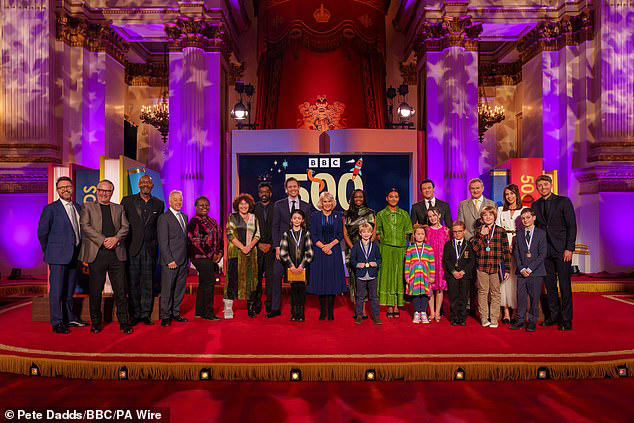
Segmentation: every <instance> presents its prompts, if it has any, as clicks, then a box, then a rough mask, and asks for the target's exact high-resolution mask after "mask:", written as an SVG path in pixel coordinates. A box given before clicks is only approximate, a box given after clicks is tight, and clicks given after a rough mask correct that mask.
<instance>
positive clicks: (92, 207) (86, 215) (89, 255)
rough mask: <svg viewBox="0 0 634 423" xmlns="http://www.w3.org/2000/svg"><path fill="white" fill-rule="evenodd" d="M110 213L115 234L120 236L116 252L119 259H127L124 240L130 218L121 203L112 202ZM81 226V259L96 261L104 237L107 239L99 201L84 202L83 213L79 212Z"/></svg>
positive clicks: (87, 261) (90, 261) (89, 261)
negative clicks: (103, 230)
mask: <svg viewBox="0 0 634 423" xmlns="http://www.w3.org/2000/svg"><path fill="white" fill-rule="evenodd" d="M110 214H111V215H112V223H113V224H114V230H115V231H117V233H116V234H115V236H116V237H117V238H119V243H118V244H117V246H116V247H115V252H116V254H117V258H118V259H119V260H121V261H125V260H126V258H127V255H126V249H125V243H124V242H123V241H124V240H125V238H126V236H127V235H128V219H127V218H126V216H125V213H124V212H123V206H121V204H115V203H110ZM79 226H80V227H81V232H82V240H81V249H80V250H79V261H85V262H86V263H92V262H93V261H95V258H96V257H97V253H98V252H99V248H101V246H102V245H103V241H104V239H106V237H105V236H104V235H103V234H102V233H101V227H102V221H101V207H100V205H99V203H97V202H95V203H84V205H83V206H82V208H81V213H80V214H79Z"/></svg>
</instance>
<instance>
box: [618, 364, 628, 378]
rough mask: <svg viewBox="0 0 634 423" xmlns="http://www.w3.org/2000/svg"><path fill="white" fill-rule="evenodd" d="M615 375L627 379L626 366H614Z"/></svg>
mask: <svg viewBox="0 0 634 423" xmlns="http://www.w3.org/2000/svg"><path fill="white" fill-rule="evenodd" d="M616 374H617V375H619V377H627V366H626V365H625V364H624V365H622V366H616Z"/></svg>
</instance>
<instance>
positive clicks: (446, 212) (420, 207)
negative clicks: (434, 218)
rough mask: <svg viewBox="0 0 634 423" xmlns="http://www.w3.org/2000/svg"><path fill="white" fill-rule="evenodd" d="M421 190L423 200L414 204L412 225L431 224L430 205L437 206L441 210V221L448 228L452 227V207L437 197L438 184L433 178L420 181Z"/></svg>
mask: <svg viewBox="0 0 634 423" xmlns="http://www.w3.org/2000/svg"><path fill="white" fill-rule="evenodd" d="M420 190H421V192H422V193H423V197H424V198H423V201H419V202H418V203H416V204H414V205H413V206H412V211H411V212H410V217H411V218H412V225H414V224H416V223H420V224H421V225H429V219H428V217H427V210H429V208H430V207H436V208H437V209H438V210H439V211H440V219H441V223H442V224H443V225H445V226H446V227H448V228H451V223H452V222H453V221H452V219H451V209H450V208H449V203H445V202H444V201H441V200H439V199H437V198H436V194H435V191H436V185H434V181H432V180H431V179H425V180H424V181H423V182H421V183H420Z"/></svg>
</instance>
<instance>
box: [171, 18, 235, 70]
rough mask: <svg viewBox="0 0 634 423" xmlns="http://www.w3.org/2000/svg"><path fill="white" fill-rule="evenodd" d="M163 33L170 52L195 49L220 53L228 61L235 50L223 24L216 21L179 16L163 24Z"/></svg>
mask: <svg viewBox="0 0 634 423" xmlns="http://www.w3.org/2000/svg"><path fill="white" fill-rule="evenodd" d="M165 33H166V34H167V36H168V38H169V40H170V50H171V51H179V50H182V49H184V48H187V47H197V48H201V49H203V50H205V51H209V52H220V53H222V54H223V56H224V57H225V59H226V60H228V59H229V56H230V55H231V52H232V51H234V50H235V49H234V48H233V44H232V43H231V39H230V37H229V36H228V34H227V32H226V31H225V25H224V23H223V22H222V21H220V20H218V19H211V18H205V17H200V16H179V17H178V18H177V19H176V20H175V21H173V22H168V23H166V24H165Z"/></svg>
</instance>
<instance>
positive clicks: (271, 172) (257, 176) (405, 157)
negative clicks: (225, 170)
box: [238, 153, 411, 211]
mask: <svg viewBox="0 0 634 423" xmlns="http://www.w3.org/2000/svg"><path fill="white" fill-rule="evenodd" d="M410 168H411V155H410V154H403V153H400V154H391V153H378V154H377V153H372V154H257V155H251V154H241V155H238V178H239V191H240V192H246V193H249V194H251V195H253V197H254V198H255V199H256V201H257V199H258V197H257V192H258V183H260V182H262V181H268V182H270V183H271V185H272V187H273V201H276V200H279V199H281V198H284V197H285V196H286V193H285V191H284V181H285V180H286V179H287V178H288V177H291V176H292V177H294V178H295V179H297V180H298V181H299V185H300V197H301V199H302V200H303V201H306V202H308V203H309V204H311V205H312V206H313V207H316V205H317V201H318V200H319V194H320V193H321V192H323V191H324V190H327V191H329V192H330V193H331V194H332V195H333V196H334V197H335V199H336V200H337V209H338V210H347V209H348V200H349V199H350V194H351V193H352V191H353V190H354V189H356V188H361V189H363V190H364V191H365V194H366V201H367V203H368V206H369V207H370V208H371V209H374V210H376V211H379V210H382V209H383V208H385V207H386V205H387V203H386V200H385V197H386V196H387V193H388V191H390V189H391V188H392V187H395V188H396V189H397V190H398V191H399V194H400V203H399V206H400V207H401V208H402V209H405V210H407V211H409V208H410V206H411V204H410V195H409V194H410V175H411V172H410Z"/></svg>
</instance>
